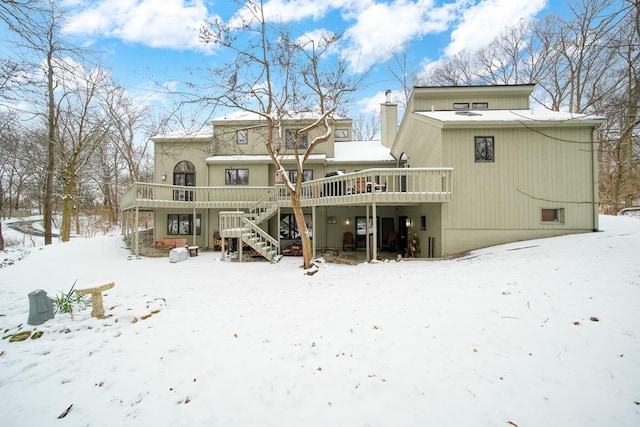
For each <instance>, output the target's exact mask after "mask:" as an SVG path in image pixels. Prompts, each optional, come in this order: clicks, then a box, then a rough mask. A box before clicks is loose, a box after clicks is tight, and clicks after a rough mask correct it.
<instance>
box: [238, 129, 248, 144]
mask: <svg viewBox="0 0 640 427" xmlns="http://www.w3.org/2000/svg"><path fill="white" fill-rule="evenodd" d="M236 142H237V143H238V144H242V145H245V144H248V143H249V131H248V130H246V129H239V130H238V131H237V132H236Z"/></svg>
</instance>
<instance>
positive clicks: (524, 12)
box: [61, 0, 565, 115]
mask: <svg viewBox="0 0 640 427" xmlns="http://www.w3.org/2000/svg"><path fill="white" fill-rule="evenodd" d="M61 5H62V7H63V8H64V10H66V11H67V12H68V13H67V15H66V16H67V23H66V26H65V34H66V36H67V37H69V38H70V39H71V40H72V41H73V42H74V43H76V44H78V45H82V46H85V47H88V48H91V49H94V50H96V51H99V52H101V53H102V54H103V64H104V65H105V66H107V67H109V68H110V69H111V70H112V73H113V74H114V76H115V78H116V79H117V80H118V81H119V82H120V83H121V84H122V85H123V86H125V87H127V88H128V89H129V90H130V91H131V92H132V94H134V96H135V97H137V98H139V99H142V98H145V97H150V96H152V91H153V89H154V85H153V84H151V83H150V82H151V81H152V80H154V81H156V82H160V83H162V84H165V85H169V86H171V85H175V86H177V87H178V88H179V86H180V83H179V82H180V81H185V80H190V79H191V80H193V79H194V77H192V76H190V75H189V74H188V73H187V72H186V68H187V67H202V66H206V65H207V64H211V63H215V62H216V61H219V60H220V53H219V52H216V51H214V50H211V49H210V48H208V47H206V46H204V45H202V44H201V43H200V42H199V41H198V31H197V30H198V28H199V27H200V25H201V24H202V22H204V21H205V20H206V19H208V18H212V17H220V18H222V19H223V20H225V21H227V20H229V19H233V17H234V16H235V15H236V13H237V12H238V11H237V8H238V5H237V4H236V3H234V2H231V1H207V0H191V1H181V0H86V1H85V0H63V1H62V2H61ZM265 7H266V11H267V14H268V16H271V17H277V18H278V19H281V20H283V21H285V22H288V23H289V25H291V26H292V27H294V28H296V29H298V30H300V31H301V32H309V33H310V32H313V31H318V30H329V31H332V32H335V33H342V34H343V35H344V36H343V40H342V45H341V46H340V48H341V49H342V51H343V52H348V53H349V54H350V55H349V57H350V58H358V61H357V62H356V61H353V63H352V64H351V65H352V66H353V68H354V69H356V68H357V69H358V70H360V71H361V70H363V69H370V70H371V71H370V72H369V73H368V74H367V78H366V81H365V82H364V84H363V85H362V89H361V90H359V91H358V92H357V93H356V94H355V98H356V102H354V104H353V105H350V106H349V110H350V111H351V113H352V115H356V114H359V113H360V112H365V111H371V108H377V107H376V105H377V104H379V103H380V102H383V101H384V92H385V90H386V89H392V90H398V89H400V85H399V83H397V82H396V81H394V79H393V77H392V76H391V75H390V73H389V67H392V66H393V61H392V60H391V61H390V60H387V61H383V62H381V58H384V57H385V56H388V55H389V54H391V53H392V52H394V51H395V50H397V49H398V48H399V46H401V45H403V44H405V45H406V46H408V59H409V61H410V64H409V68H410V69H419V68H420V67H424V66H426V65H428V64H429V63H431V62H434V61H437V60H438V59H440V58H444V57H446V56H448V55H451V54H454V53H456V52H458V51H460V50H461V49H464V48H466V49H470V50H474V49H477V48H480V47H482V46H483V45H486V44H487V43H489V42H490V41H491V40H492V39H493V38H494V37H495V36H496V35H497V34H498V33H499V32H500V31H501V30H503V29H504V28H506V27H508V26H511V25H513V24H514V23H516V22H517V21H518V20H520V19H528V18H531V17H542V16H544V15H547V14H549V13H561V10H562V9H563V8H564V7H565V0H447V1H443V0H384V1H383V0H269V1H265ZM154 99H157V97H154Z"/></svg>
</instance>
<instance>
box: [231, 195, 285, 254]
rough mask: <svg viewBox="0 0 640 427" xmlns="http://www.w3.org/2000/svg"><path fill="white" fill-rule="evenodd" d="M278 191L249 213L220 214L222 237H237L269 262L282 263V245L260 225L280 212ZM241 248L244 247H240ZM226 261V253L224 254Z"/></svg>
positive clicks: (252, 208)
mask: <svg viewBox="0 0 640 427" xmlns="http://www.w3.org/2000/svg"><path fill="white" fill-rule="evenodd" d="M278 191H279V189H278V188H276V189H274V190H273V191H272V192H270V193H269V194H268V195H267V196H266V197H264V198H263V199H262V200H259V201H258V202H256V203H255V204H254V205H253V206H252V207H251V208H250V209H249V212H220V224H221V226H220V235H221V237H222V238H223V239H224V238H226V237H235V238H238V239H240V240H241V241H242V242H243V243H246V244H247V245H249V246H250V247H251V248H252V249H253V250H254V251H256V252H258V253H259V254H260V255H262V256H263V257H265V258H266V259H267V260H268V261H269V262H272V263H275V262H278V261H280V259H281V258H282V254H280V245H279V243H278V240H277V239H275V238H273V237H272V236H271V235H270V234H269V233H267V232H266V231H264V230H263V229H262V228H260V227H259V226H258V225H259V224H261V223H263V222H265V221H267V220H268V219H269V218H271V217H272V216H273V215H275V214H276V212H278V200H277V197H278ZM239 247H240V248H241V247H242V245H239ZM223 259H224V252H223ZM240 259H241V260H242V258H240Z"/></svg>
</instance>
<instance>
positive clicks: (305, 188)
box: [120, 168, 453, 211]
mask: <svg viewBox="0 0 640 427" xmlns="http://www.w3.org/2000/svg"><path fill="white" fill-rule="evenodd" d="M452 173H453V169H452V168H406V169H405V168H394V169H386V168H380V169H366V170H363V171H359V172H353V173H347V174H344V175H337V176H333V177H328V178H320V179H315V180H313V181H308V182H305V183H303V184H302V191H301V201H302V204H303V206H314V205H315V206H329V205H348V204H353V203H366V202H372V201H379V202H381V203H403V202H405V203H418V202H447V201H450V200H452V198H453V188H452V179H451V178H452ZM258 201H264V202H265V203H267V204H268V203H270V202H278V203H280V204H281V205H283V206H286V205H288V204H289V196H288V194H287V191H286V190H284V188H281V189H280V191H274V187H249V186H239V185H236V186H233V187H231V186H223V187H185V186H176V185H166V184H150V183H140V182H137V183H135V184H133V185H132V186H131V188H129V189H128V190H127V191H126V192H125V194H124V195H123V197H122V200H121V202H120V206H121V209H123V210H126V209H132V208H135V207H139V208H156V207H181V208H184V207H191V208H220V209H247V210H249V209H251V208H252V207H253V208H254V209H256V211H259V210H260V209H264V206H261V205H264V203H262V204H256V203H257V202H258Z"/></svg>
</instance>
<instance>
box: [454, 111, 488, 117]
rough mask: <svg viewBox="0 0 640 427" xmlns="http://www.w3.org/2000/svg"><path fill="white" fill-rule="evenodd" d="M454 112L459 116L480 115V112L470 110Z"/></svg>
mask: <svg viewBox="0 0 640 427" xmlns="http://www.w3.org/2000/svg"><path fill="white" fill-rule="evenodd" d="M456 114H458V115H460V116H481V115H482V114H480V113H472V112H471V111H456Z"/></svg>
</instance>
